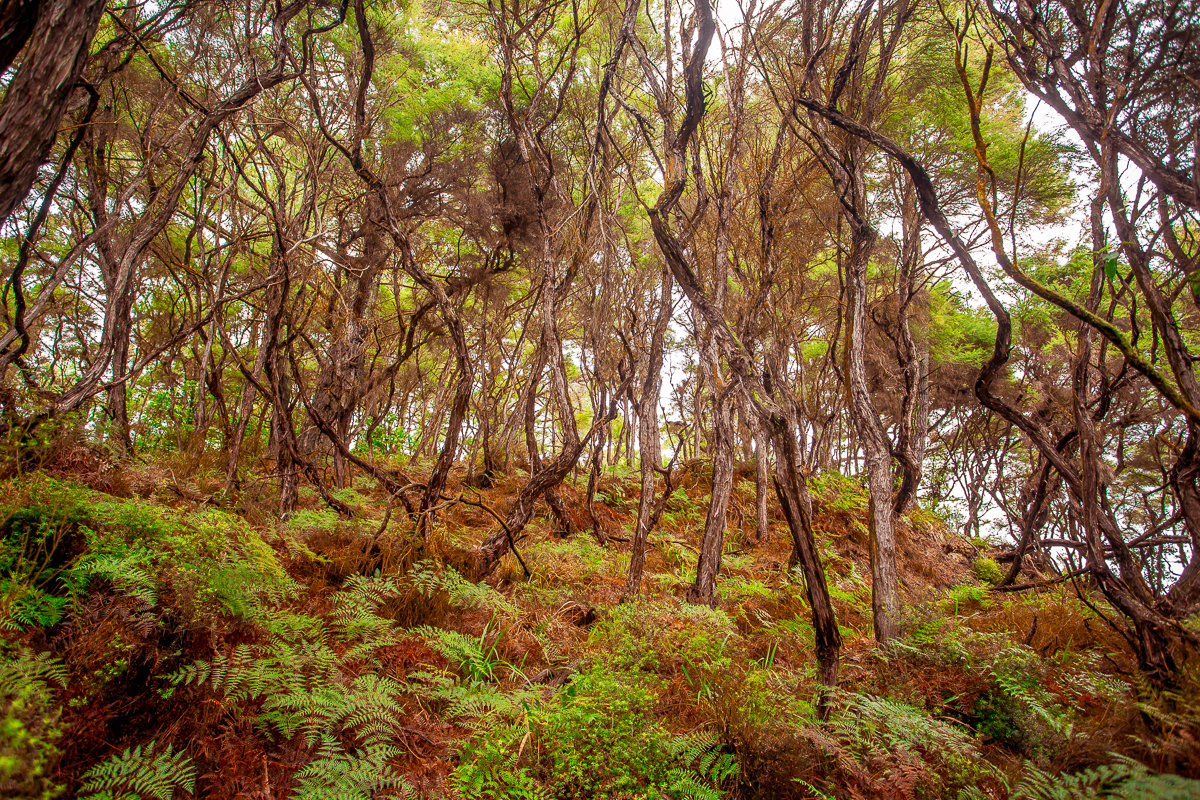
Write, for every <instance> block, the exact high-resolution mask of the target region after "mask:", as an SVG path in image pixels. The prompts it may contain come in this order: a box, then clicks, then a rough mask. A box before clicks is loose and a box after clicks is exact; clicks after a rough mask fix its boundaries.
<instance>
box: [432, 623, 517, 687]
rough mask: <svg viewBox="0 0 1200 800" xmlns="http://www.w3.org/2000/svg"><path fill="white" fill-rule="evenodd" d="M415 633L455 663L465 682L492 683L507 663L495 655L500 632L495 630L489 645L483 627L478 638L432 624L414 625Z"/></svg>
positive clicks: (486, 633)
mask: <svg viewBox="0 0 1200 800" xmlns="http://www.w3.org/2000/svg"><path fill="white" fill-rule="evenodd" d="M414 633H416V634H417V635H418V636H422V637H424V638H425V640H426V642H427V643H428V644H429V646H430V647H431V648H433V649H434V650H435V651H436V652H438V653H440V654H441V655H442V656H443V657H444V658H446V659H447V660H448V661H451V662H453V663H455V664H457V665H458V668H459V669H460V670H461V672H462V676H463V678H464V679H466V680H468V681H471V682H475V683H495V682H496V680H497V678H498V671H499V670H500V669H501V668H502V667H507V666H508V665H507V664H505V663H504V662H503V661H502V660H501V659H500V658H499V657H498V655H497V650H496V644H497V642H499V640H500V634H499V633H497V634H496V636H495V640H494V641H493V642H492V643H491V644H489V643H488V641H487V638H488V633H489V631H488V629H487V627H486V626H485V627H484V630H483V633H482V634H480V635H479V636H478V637H472V636H466V635H464V634H461V633H458V632H457V631H450V630H445V629H444V628H433V627H423V628H417V629H416V630H415V631H414Z"/></svg>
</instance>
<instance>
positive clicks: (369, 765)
mask: <svg viewBox="0 0 1200 800" xmlns="http://www.w3.org/2000/svg"><path fill="white" fill-rule="evenodd" d="M398 754H399V751H398V750H396V748H394V747H389V746H386V745H376V746H373V747H364V748H362V749H360V750H356V751H346V750H344V749H343V748H342V747H341V745H340V744H339V743H338V742H337V740H336V739H334V738H332V737H321V739H320V741H319V746H318V748H317V755H316V757H315V758H314V759H313V760H312V762H310V763H309V764H307V765H305V766H303V767H301V768H300V770H299V771H298V772H297V773H296V780H297V782H298V783H299V790H298V792H297V793H296V796H297V797H301V798H304V800H371V798H373V797H374V796H375V792H378V791H381V790H383V789H402V790H408V789H410V787H409V786H408V784H407V783H406V782H405V780H404V776H403V775H401V774H400V772H399V771H398V770H397V769H396V768H395V767H394V766H392V765H391V764H389V763H388V760H389V759H391V758H393V757H395V756H396V755H398Z"/></svg>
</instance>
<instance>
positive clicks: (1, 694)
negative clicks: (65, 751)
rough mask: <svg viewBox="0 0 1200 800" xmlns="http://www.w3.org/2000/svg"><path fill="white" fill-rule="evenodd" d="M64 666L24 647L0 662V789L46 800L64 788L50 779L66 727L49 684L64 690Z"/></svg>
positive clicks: (21, 795) (7, 793)
mask: <svg viewBox="0 0 1200 800" xmlns="http://www.w3.org/2000/svg"><path fill="white" fill-rule="evenodd" d="M66 682H67V673H66V669H65V668H64V667H63V665H62V664H61V663H60V662H59V661H58V660H57V659H55V658H54V657H53V656H51V655H49V654H48V653H34V652H33V651H32V650H29V649H25V648H22V649H20V650H18V651H17V652H16V653H15V654H10V653H4V654H3V657H2V658H0V790H4V791H5V792H6V796H9V797H27V798H39V799H40V800H48V799H49V798H52V797H55V796H57V795H58V793H59V791H60V790H61V788H62V787H60V786H56V785H55V784H54V783H53V782H52V781H51V780H50V777H49V775H50V770H51V768H52V766H53V764H54V762H55V760H56V759H57V757H58V754H59V751H58V747H57V742H58V740H59V739H61V738H62V735H63V732H64V731H63V729H62V726H61V725H60V724H59V716H60V713H59V710H58V708H57V707H56V705H55V703H54V696H53V692H52V690H51V684H57V685H59V686H65V685H66Z"/></svg>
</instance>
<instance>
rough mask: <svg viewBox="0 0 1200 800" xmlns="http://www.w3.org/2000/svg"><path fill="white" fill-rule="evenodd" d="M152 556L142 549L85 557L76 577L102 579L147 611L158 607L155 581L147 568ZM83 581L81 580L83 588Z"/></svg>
mask: <svg viewBox="0 0 1200 800" xmlns="http://www.w3.org/2000/svg"><path fill="white" fill-rule="evenodd" d="M153 560H154V557H153V554H152V553H151V552H150V551H149V550H148V549H146V548H144V547H136V548H131V549H129V550H125V551H124V552H111V553H100V554H88V555H85V556H83V557H82V558H81V559H79V561H78V562H76V563H77V566H76V567H75V572H76V574H78V575H80V576H85V577H97V578H103V579H105V580H107V581H109V582H110V583H111V584H112V585H113V586H114V587H115V588H117V589H120V590H121V591H123V592H124V593H125V594H127V595H129V596H130V597H133V598H135V599H137V600H138V601H139V602H140V603H141V604H142V605H144V606H145V607H147V608H152V607H154V606H155V605H157V604H158V594H157V591H158V582H157V581H156V580H155V577H154V575H153V574H151V572H150V569H152V564H153ZM85 582H86V581H80V585H83V584H84V583H85Z"/></svg>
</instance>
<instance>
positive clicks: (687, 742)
mask: <svg viewBox="0 0 1200 800" xmlns="http://www.w3.org/2000/svg"><path fill="white" fill-rule="evenodd" d="M667 752H668V753H669V754H670V756H671V757H672V759H674V760H675V761H676V763H677V766H675V767H672V768H671V769H670V770H669V771H668V773H667V776H668V780H669V782H670V785H671V791H672V793H674V794H677V795H678V796H680V797H686V798H696V800H720V798H721V792H720V789H719V787H720V786H722V785H723V784H725V783H726V782H727V781H729V780H730V779H731V778H733V777H734V776H736V775H737V772H738V763H737V759H736V758H735V757H734V756H733V755H731V754H729V753H723V752H721V743H720V742H719V741H718V740H717V737H716V736H714V735H713V734H711V733H709V734H704V733H696V734H692V735H690V736H676V737H673V738H672V739H671V740H669V741H668V742H667Z"/></svg>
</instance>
